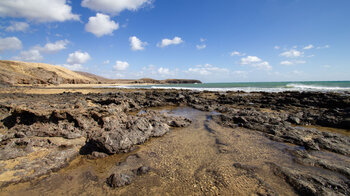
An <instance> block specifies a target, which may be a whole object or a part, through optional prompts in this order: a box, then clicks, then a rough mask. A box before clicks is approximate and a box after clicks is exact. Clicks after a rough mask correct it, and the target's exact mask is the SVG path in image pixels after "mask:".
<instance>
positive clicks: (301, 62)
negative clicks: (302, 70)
mask: <svg viewBox="0 0 350 196" xmlns="http://www.w3.org/2000/svg"><path fill="white" fill-rule="evenodd" d="M305 63H306V61H304V60H299V61H282V62H281V63H280V64H281V65H296V64H305Z"/></svg>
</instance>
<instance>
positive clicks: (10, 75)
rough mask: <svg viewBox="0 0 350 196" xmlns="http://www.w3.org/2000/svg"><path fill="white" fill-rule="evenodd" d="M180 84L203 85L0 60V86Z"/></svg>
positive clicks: (195, 81)
mask: <svg viewBox="0 0 350 196" xmlns="http://www.w3.org/2000/svg"><path fill="white" fill-rule="evenodd" d="M136 83H138V84H145V83H149V84H179V83H201V81H199V80H187V79H167V80H154V79H151V78H142V79H139V80H133V79H108V78H104V77H101V76H98V75H95V74H91V73H87V72H81V71H71V70H69V69H67V68H64V67H61V66H57V65H50V64H44V63H26V62H20V61H7V60H0V85H1V86H6V85H22V84H27V85H37V84H44V85H46V84H53V85H59V84H136Z"/></svg>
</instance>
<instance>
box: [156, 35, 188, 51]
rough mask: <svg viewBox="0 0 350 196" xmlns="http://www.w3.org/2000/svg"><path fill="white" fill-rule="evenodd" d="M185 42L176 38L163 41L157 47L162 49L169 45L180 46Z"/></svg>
mask: <svg viewBox="0 0 350 196" xmlns="http://www.w3.org/2000/svg"><path fill="white" fill-rule="evenodd" d="M182 42H183V40H182V39H181V37H174V38H173V39H162V42H161V43H158V44H157V46H158V47H160V48H164V47H166V46H169V45H178V44H181V43H182Z"/></svg>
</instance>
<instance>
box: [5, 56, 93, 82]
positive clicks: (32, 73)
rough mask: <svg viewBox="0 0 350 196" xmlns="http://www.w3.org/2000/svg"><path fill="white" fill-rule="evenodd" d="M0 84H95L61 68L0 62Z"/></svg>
mask: <svg viewBox="0 0 350 196" xmlns="http://www.w3.org/2000/svg"><path fill="white" fill-rule="evenodd" d="M0 82H1V83H8V84H89V83H97V81H96V80H95V79H93V78H89V77H86V76H83V75H81V74H79V73H76V72H73V71H71V70H69V69H66V68H64V67H61V66H56V65H49V64H44V63H26V62H19V61H5V60H0Z"/></svg>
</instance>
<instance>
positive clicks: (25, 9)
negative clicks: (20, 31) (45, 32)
mask: <svg viewBox="0 0 350 196" xmlns="http://www.w3.org/2000/svg"><path fill="white" fill-rule="evenodd" d="M71 11H72V7H71V6H70V5H68V4H67V1H66V0H49V1H48V0H30V1H28V0H2V1H0V16H1V17H14V18H26V19H28V20H32V21H36V22H56V21H57V22H63V21H66V20H79V15H76V14H73V13H72V12H71Z"/></svg>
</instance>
